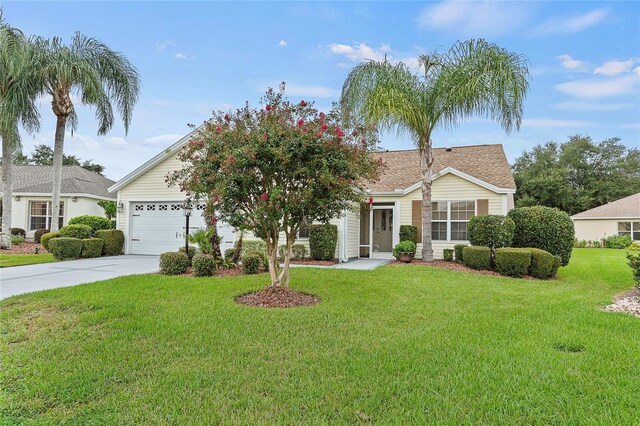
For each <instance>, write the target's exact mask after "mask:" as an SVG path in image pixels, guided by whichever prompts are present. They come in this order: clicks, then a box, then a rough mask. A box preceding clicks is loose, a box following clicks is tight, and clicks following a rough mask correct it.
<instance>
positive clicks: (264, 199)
mask: <svg viewBox="0 0 640 426" xmlns="http://www.w3.org/2000/svg"><path fill="white" fill-rule="evenodd" d="M261 103H262V105H263V107H262V108H251V107H250V106H249V105H248V104H247V105H246V106H245V107H244V108H241V109H238V110H236V111H235V112H231V113H225V112H223V111H219V112H217V113H214V115H213V118H212V119H211V120H209V121H208V122H207V123H206V124H205V125H204V126H203V128H202V130H201V131H200V132H198V133H197V135H196V136H195V137H194V138H193V139H192V141H191V142H190V143H189V144H188V145H187V146H186V147H185V148H184V150H183V151H181V153H180V154H179V157H180V160H182V161H183V163H184V166H183V168H182V169H181V170H179V171H176V172H173V173H171V174H169V175H168V182H169V184H172V185H178V186H179V187H180V189H181V190H183V191H185V192H186V193H187V198H188V199H189V200H195V199H201V198H206V199H207V200H208V202H207V208H206V211H207V212H208V214H209V216H210V217H212V218H213V220H214V221H215V220H216V219H220V220H223V221H225V222H227V223H229V224H230V225H231V226H233V227H235V228H236V229H240V230H248V231H251V232H253V233H254V235H256V236H257V237H259V238H262V239H263V240H264V241H265V242H266V249H267V250H266V251H267V257H268V261H269V274H270V276H271V286H283V287H286V286H288V284H289V263H290V259H291V246H292V245H293V243H294V242H295V240H296V236H297V234H298V231H299V229H300V226H301V225H303V224H305V223H311V222H323V223H326V222H328V221H329V220H330V219H331V218H334V217H338V216H339V215H340V214H341V213H342V212H343V210H345V209H349V208H353V206H354V205H359V204H358V203H360V202H362V201H363V199H364V195H363V186H364V184H365V182H367V181H370V180H375V179H376V178H377V176H378V174H379V173H380V170H381V168H382V161H381V160H380V159H379V158H378V157H377V156H376V155H375V154H372V153H371V152H370V147H372V146H374V143H375V140H374V138H373V137H369V136H370V135H373V134H374V133H372V132H367V129H366V128H364V127H362V126H357V125H349V126H344V125H343V124H342V122H341V115H342V114H341V113H340V111H339V110H338V109H337V108H334V109H333V110H332V111H331V112H329V113H328V114H324V113H322V112H319V111H318V110H317V109H316V108H315V107H314V106H313V103H307V102H305V101H301V102H299V103H292V102H290V101H289V100H287V99H286V98H285V97H284V83H283V84H282V85H281V86H280V90H278V91H275V90H273V89H269V90H267V92H266V95H265V96H264V97H263V98H262V100H261ZM347 127H348V129H347ZM214 212H215V213H214ZM214 216H215V217H214ZM281 234H283V235H284V239H285V245H286V252H285V258H284V265H283V268H282V270H281V271H279V270H278V264H277V256H278V244H279V242H280V236H281Z"/></svg>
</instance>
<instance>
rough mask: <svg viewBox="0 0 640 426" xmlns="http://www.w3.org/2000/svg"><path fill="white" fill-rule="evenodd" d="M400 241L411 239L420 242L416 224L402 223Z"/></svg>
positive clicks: (416, 242)
mask: <svg viewBox="0 0 640 426" xmlns="http://www.w3.org/2000/svg"><path fill="white" fill-rule="evenodd" d="M400 241H411V242H413V243H414V244H418V227H417V226H414V225H400Z"/></svg>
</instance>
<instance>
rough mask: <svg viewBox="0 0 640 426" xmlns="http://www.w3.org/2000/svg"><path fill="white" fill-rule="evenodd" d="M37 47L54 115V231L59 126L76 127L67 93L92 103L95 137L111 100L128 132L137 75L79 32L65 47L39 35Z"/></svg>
mask: <svg viewBox="0 0 640 426" xmlns="http://www.w3.org/2000/svg"><path fill="white" fill-rule="evenodd" d="M38 48H39V50H40V51H42V52H43V55H44V58H45V59H44V61H45V64H44V67H43V70H42V73H43V81H44V84H43V90H42V91H43V93H47V94H49V95H51V96H52V97H53V100H52V102H51V108H52V110H53V113H54V114H55V115H56V133H55V144H54V149H53V194H52V202H51V208H52V212H51V230H52V231H53V230H57V229H58V216H59V211H60V185H61V183H62V156H63V147H64V136H65V130H66V129H67V127H69V128H70V129H71V131H72V132H73V131H75V129H76V127H77V125H78V117H77V115H76V111H75V108H74V105H73V102H72V101H71V93H72V92H73V93H75V94H78V96H79V99H80V102H82V104H84V105H90V106H93V107H95V109H96V119H97V120H98V134H99V135H104V134H106V133H107V132H109V130H111V128H112V127H113V124H114V111H113V105H112V102H113V103H115V106H116V108H117V109H118V112H119V113H120V115H121V117H122V121H123V124H124V128H125V131H126V132H128V130H129V125H130V123H131V116H132V113H133V107H134V105H135V103H136V102H137V100H138V95H139V92H140V77H139V75H138V71H137V70H136V68H135V67H134V66H133V65H132V64H131V63H130V62H129V60H128V59H127V58H126V57H125V56H124V55H122V54H121V53H119V52H116V51H113V50H111V49H110V48H109V47H107V46H106V45H105V44H104V43H102V42H101V41H99V40H96V39H95V38H91V37H87V36H85V35H82V34H80V33H76V34H75V35H74V37H73V39H72V40H71V45H69V46H65V45H63V44H62V40H61V39H60V38H58V37H54V38H53V39H50V40H44V39H40V41H39V43H38Z"/></svg>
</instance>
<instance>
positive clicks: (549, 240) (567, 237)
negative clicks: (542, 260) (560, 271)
mask: <svg viewBox="0 0 640 426" xmlns="http://www.w3.org/2000/svg"><path fill="white" fill-rule="evenodd" d="M507 217H509V218H511V219H512V220H513V221H514V222H515V224H516V227H515V231H514V233H513V244H512V245H513V246H514V247H534V248H539V249H542V250H546V251H548V252H549V253H551V254H553V255H558V256H560V257H561V258H562V265H563V266H566V265H567V264H569V259H571V251H572V250H573V240H574V238H575V229H574V227H573V221H572V220H571V218H570V217H569V215H568V214H567V213H565V212H563V211H562V210H559V209H556V208H551V207H543V206H532V207H520V208H517V209H513V210H511V211H510V212H509V213H508V214H507Z"/></svg>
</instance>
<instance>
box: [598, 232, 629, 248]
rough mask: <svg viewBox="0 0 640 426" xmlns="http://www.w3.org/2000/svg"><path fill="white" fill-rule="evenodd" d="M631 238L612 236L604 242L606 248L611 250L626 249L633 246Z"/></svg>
mask: <svg viewBox="0 0 640 426" xmlns="http://www.w3.org/2000/svg"><path fill="white" fill-rule="evenodd" d="M631 241H632V240H631V237H630V236H628V235H610V236H608V237H607V238H605V240H604V246H605V247H606V248H610V249H626V248H627V247H629V246H630V245H631Z"/></svg>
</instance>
